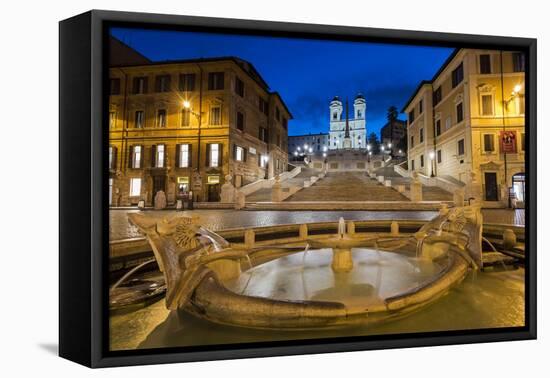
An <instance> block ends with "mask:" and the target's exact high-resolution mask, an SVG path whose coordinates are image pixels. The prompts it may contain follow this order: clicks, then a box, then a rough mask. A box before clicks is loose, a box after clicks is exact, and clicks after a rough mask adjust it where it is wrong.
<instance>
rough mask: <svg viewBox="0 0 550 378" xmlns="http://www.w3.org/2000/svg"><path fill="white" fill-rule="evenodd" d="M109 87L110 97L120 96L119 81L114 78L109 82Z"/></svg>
mask: <svg viewBox="0 0 550 378" xmlns="http://www.w3.org/2000/svg"><path fill="white" fill-rule="evenodd" d="M109 84H110V85H109V87H110V92H109V93H110V94H112V95H118V94H120V79H117V78H114V79H111V80H110V82H109Z"/></svg>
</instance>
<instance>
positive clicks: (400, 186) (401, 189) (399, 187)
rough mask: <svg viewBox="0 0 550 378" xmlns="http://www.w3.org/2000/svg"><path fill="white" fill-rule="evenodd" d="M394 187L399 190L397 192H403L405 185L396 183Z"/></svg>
mask: <svg viewBox="0 0 550 378" xmlns="http://www.w3.org/2000/svg"><path fill="white" fill-rule="evenodd" d="M395 189H396V190H397V191H398V192H399V193H405V190H406V189H405V185H396V186H395Z"/></svg>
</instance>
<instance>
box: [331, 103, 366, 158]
mask: <svg viewBox="0 0 550 378" xmlns="http://www.w3.org/2000/svg"><path fill="white" fill-rule="evenodd" d="M346 108H347V104H346ZM329 109H330V122H329V146H328V148H329V150H337V149H342V148H344V137H345V132H346V117H348V123H349V134H350V135H349V137H350V139H351V148H352V149H361V148H365V146H366V145H367V143H366V142H367V123H366V111H367V102H366V100H365V97H363V95H362V94H358V95H357V96H356V97H355V100H354V101H353V118H350V117H349V115H348V114H346V113H345V109H344V104H343V103H342V101H341V100H340V98H339V97H338V96H336V97H334V98H333V99H332V101H331V102H330V106H329Z"/></svg>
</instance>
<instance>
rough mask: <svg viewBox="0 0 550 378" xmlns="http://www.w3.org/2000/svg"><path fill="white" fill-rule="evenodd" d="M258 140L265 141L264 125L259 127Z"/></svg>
mask: <svg viewBox="0 0 550 378" xmlns="http://www.w3.org/2000/svg"><path fill="white" fill-rule="evenodd" d="M259 137H260V140H261V141H262V142H265V143H267V129H266V128H265V127H260V135H259Z"/></svg>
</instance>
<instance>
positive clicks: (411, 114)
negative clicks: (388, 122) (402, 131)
mask: <svg viewBox="0 0 550 378" xmlns="http://www.w3.org/2000/svg"><path fill="white" fill-rule="evenodd" d="M413 122H414V109H413V110H411V111H410V112H409V124H411V123H413Z"/></svg>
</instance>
